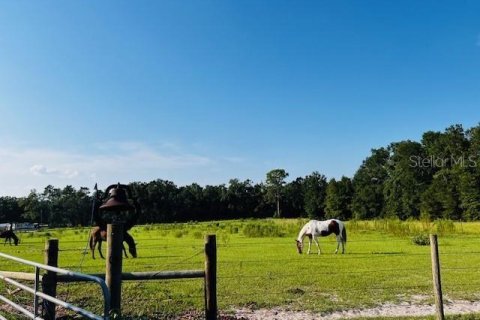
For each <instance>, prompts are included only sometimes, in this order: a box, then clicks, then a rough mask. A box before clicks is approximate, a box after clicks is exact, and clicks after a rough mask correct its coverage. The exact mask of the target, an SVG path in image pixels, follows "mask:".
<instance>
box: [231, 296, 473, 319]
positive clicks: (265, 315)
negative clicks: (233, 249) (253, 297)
mask: <svg viewBox="0 0 480 320" xmlns="http://www.w3.org/2000/svg"><path fill="white" fill-rule="evenodd" d="M444 309H445V313H446V314H469V313H480V302H471V301H463V300H456V301H446V302H445V304H444ZM434 313H435V306H434V305H429V304H417V303H409V302H405V303H400V304H390V303H386V304H382V305H380V306H378V307H375V308H369V309H350V310H343V311H338V312H332V313H315V312H310V311H291V310H286V309H282V308H273V309H258V310H252V309H245V308H244V309H238V310H236V312H235V316H236V317H238V318H241V319H248V320H319V319H322V320H337V319H352V318H358V317H418V316H428V315H433V314H434Z"/></svg>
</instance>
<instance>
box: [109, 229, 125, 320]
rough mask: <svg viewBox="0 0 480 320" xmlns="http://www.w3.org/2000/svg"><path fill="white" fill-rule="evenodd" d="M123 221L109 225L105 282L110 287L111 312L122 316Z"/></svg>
mask: <svg viewBox="0 0 480 320" xmlns="http://www.w3.org/2000/svg"><path fill="white" fill-rule="evenodd" d="M122 243H123V223H122V222H114V223H112V224H108V225H107V261H106V268H105V282H106V283H107V287H108V288H109V289H110V313H113V314H115V315H116V316H121V301H122Z"/></svg>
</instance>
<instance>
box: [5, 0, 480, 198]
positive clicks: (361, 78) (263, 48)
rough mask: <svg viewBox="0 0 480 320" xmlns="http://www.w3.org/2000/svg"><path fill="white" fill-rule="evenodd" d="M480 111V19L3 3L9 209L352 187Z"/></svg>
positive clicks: (352, 4)
mask: <svg viewBox="0 0 480 320" xmlns="http://www.w3.org/2000/svg"><path fill="white" fill-rule="evenodd" d="M479 102H480V2H479V1H417V0H415V1H383V0H379V1H368V0H367V1H328V2H327V1H279V0H275V1H256V0H252V1H246V0H242V1H227V0H221V1H220V0H219V1H178V0H172V1H119V0H115V1H60V0H59V1H25V0H19V1H6V0H0V196H24V195H27V194H28V193H29V191H30V190H31V189H33V188H35V189H36V190H37V191H39V192H41V191H43V189H44V188H45V186H47V185H48V184H51V185H53V186H55V187H59V188H63V187H65V186H66V185H73V186H74V187H76V188H78V187H80V186H85V187H89V188H92V187H93V186H94V184H95V183H96V182H98V184H99V187H100V188H102V189H104V188H105V187H106V186H108V185H109V184H112V183H116V182H121V183H129V182H132V181H144V182H147V181H151V180H155V179H166V180H171V181H173V182H175V183H176V184H177V185H185V184H190V183H193V182H197V183H199V184H201V185H206V184H214V185H218V184H222V183H225V184H227V183H228V181H229V179H231V178H239V179H241V180H244V179H251V180H252V181H254V182H261V181H263V180H265V174H266V173H267V172H268V171H269V170H271V169H275V168H283V169H285V170H286V171H287V172H288V173H289V174H290V177H289V179H294V178H296V177H300V176H305V175H308V174H310V173H312V172H313V171H319V172H320V173H323V174H325V175H326V176H327V177H328V178H331V177H341V176H342V175H346V176H353V174H354V173H355V171H356V169H357V168H358V167H359V165H360V164H361V162H362V160H363V159H365V157H366V156H368V155H369V153H370V149H371V148H378V147H381V146H387V145H388V144H389V143H391V142H394V141H399V140H404V139H413V140H419V139H420V138H421V134H422V133H423V132H425V131H428V130H443V129H445V128H446V127H448V126H450V125H452V124H456V123H460V124H463V125H464V127H465V128H469V127H472V126H474V125H477V124H478V123H479V121H480V105H479Z"/></svg>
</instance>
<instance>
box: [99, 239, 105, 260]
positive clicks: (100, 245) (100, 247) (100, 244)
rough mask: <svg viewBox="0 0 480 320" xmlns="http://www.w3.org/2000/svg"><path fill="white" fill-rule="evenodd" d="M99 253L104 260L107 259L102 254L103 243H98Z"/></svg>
mask: <svg viewBox="0 0 480 320" xmlns="http://www.w3.org/2000/svg"><path fill="white" fill-rule="evenodd" d="M98 253H99V254H100V257H101V258H102V259H105V257H104V256H103V253H102V241H98Z"/></svg>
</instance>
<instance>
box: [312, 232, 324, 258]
mask: <svg viewBox="0 0 480 320" xmlns="http://www.w3.org/2000/svg"><path fill="white" fill-rule="evenodd" d="M312 239H313V242H315V244H316V245H317V250H318V254H320V253H322V252H321V251H320V245H319V244H318V241H317V239H315V236H312Z"/></svg>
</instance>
